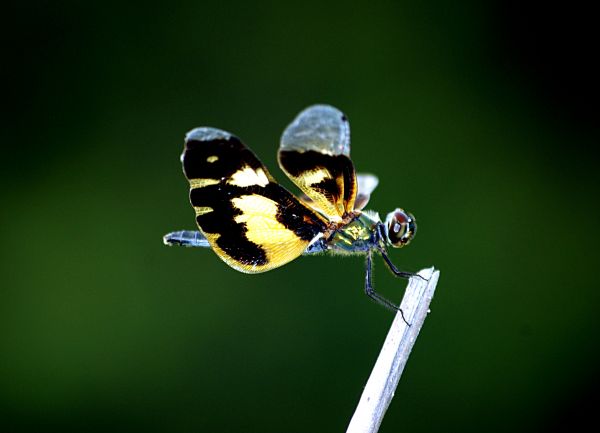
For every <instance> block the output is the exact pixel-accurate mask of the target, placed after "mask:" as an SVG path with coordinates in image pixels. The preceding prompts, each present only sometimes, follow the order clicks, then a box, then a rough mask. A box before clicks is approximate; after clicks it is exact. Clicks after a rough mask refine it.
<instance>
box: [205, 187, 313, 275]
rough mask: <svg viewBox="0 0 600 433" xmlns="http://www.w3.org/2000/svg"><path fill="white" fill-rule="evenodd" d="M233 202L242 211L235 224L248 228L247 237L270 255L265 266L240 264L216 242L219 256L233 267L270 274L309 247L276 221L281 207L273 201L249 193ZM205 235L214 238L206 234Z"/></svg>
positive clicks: (249, 271) (242, 270) (244, 270)
mask: <svg viewBox="0 0 600 433" xmlns="http://www.w3.org/2000/svg"><path fill="white" fill-rule="evenodd" d="M231 202H232V204H233V205H234V206H235V207H236V208H237V209H239V210H240V211H241V212H242V213H241V214H240V215H237V216H236V217H235V221H236V222H237V223H240V224H244V225H245V227H246V233H245V236H246V238H247V239H248V240H249V241H250V242H252V243H254V244H256V245H258V246H259V247H260V248H262V249H263V250H264V251H265V254H266V256H267V263H266V264H264V265H247V264H243V263H239V262H237V261H235V260H233V259H232V258H231V257H229V256H228V255H227V254H225V253H224V252H223V251H222V250H221V249H220V248H218V246H217V245H216V243H213V242H211V244H212V245H213V249H214V250H215V252H216V253H217V255H218V256H219V257H221V259H223V260H224V261H225V262H226V263H227V264H229V265H230V266H231V267H233V268H235V269H237V270H238V271H241V272H246V273H258V272H264V271H268V270H270V269H273V268H276V267H279V266H281V265H284V264H286V263H288V262H290V261H292V260H294V259H295V258H297V257H298V256H300V255H301V254H302V253H303V252H304V250H305V249H306V247H307V246H308V244H309V242H308V241H305V240H302V239H300V238H299V237H298V236H296V234H295V233H294V232H293V231H291V230H289V229H287V228H286V227H285V226H284V225H283V224H281V223H280V222H279V221H277V212H278V204H277V203H276V202H274V201H273V200H271V199H268V198H266V197H263V196H260V195H255V194H249V195H243V196H241V197H236V198H234V199H232V200H231ZM206 236H207V237H209V236H214V235H210V234H206ZM209 240H210V239H209ZM215 246H216V248H215Z"/></svg>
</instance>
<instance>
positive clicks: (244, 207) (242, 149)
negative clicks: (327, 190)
mask: <svg viewBox="0 0 600 433" xmlns="http://www.w3.org/2000/svg"><path fill="white" fill-rule="evenodd" d="M181 161H182V164H183V171H184V173H185V176H186V177H187V179H188V181H189V183H190V202H191V204H192V206H193V207H194V210H195V212H196V222H197V224H198V227H199V229H200V231H201V232H202V233H203V234H204V236H205V237H206V239H207V240H208V242H209V243H210V245H211V247H212V249H213V250H214V251H215V253H216V254H217V255H218V256H219V257H220V258H221V259H223V260H224V261H225V262H226V263H227V264H228V265H230V266H231V267H233V268H235V269H237V270H239V271H242V272H246V273H258V272H264V271H268V270H270V269H273V268H276V267H278V266H281V265H283V264H285V263H288V262H289V261H291V260H293V259H295V258H296V257H298V256H300V255H301V254H302V253H303V252H304V250H305V249H306V247H307V246H308V245H309V244H310V242H312V241H313V240H314V239H315V238H316V237H318V236H319V235H320V234H322V233H323V231H324V230H325V229H326V224H325V221H324V220H323V218H322V217H320V216H319V215H318V214H317V213H315V212H313V211H312V210H311V209H309V208H308V207H306V206H305V205H303V204H302V203H301V202H300V201H299V200H298V199H296V198H295V197H294V196H293V195H292V194H291V193H290V192H289V191H287V190H286V189H285V188H283V187H282V186H281V185H279V184H277V183H276V182H275V181H274V179H273V177H272V176H271V175H270V174H269V172H268V171H267V169H266V168H265V167H264V166H263V164H262V163H261V162H260V161H259V160H258V158H257V157H256V156H255V155H254V153H252V151H250V149H248V148H247V147H246V146H245V145H244V144H243V143H242V142H241V141H240V139H239V138H237V137H235V136H234V135H232V134H230V133H228V132H225V131H222V130H219V129H215V128H196V129H194V130H192V131H190V132H189V133H188V134H187V135H186V140H185V149H184V152H183V154H182V156H181Z"/></svg>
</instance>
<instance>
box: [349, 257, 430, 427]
mask: <svg viewBox="0 0 600 433" xmlns="http://www.w3.org/2000/svg"><path fill="white" fill-rule="evenodd" d="M418 275H420V276H422V277H423V278H424V279H421V278H419V277H411V278H410V280H409V281H408V287H407V288H406V292H405V293H404V298H402V303H401V304H400V308H401V309H402V311H403V312H404V317H406V320H407V321H408V323H410V324H411V326H408V325H407V324H406V323H405V322H404V320H403V319H402V315H401V314H400V312H398V313H397V314H396V317H395V318H394V322H393V323H392V326H391V327H390V330H389V331H388V335H387V337H386V339H385V342H384V343H383V347H382V348H381V352H380V353H379V357H378V358H377V362H375V366H374V367H373V371H372V372H371V376H370V377H369V380H368V381H367V384H366V386H365V389H364V391H363V393H362V396H361V397H360V401H359V402H358V406H357V407H356V411H355V412H354V415H353V416H352V419H351V420H350V425H349V426H348V429H347V430H346V433H377V431H378V430H379V426H380V425H381V421H382V420H383V416H384V415H385V411H386V410H387V408H388V406H389V405H390V402H391V401H392V397H393V396H394V392H395V391H396V387H397V386H398V381H399V380H400V376H401V375H402V371H403V370H404V366H405V365H406V361H407V360H408V356H409V355H410V352H411V350H412V348H413V345H414V344H415V340H416V339H417V336H418V335H419V331H420V330H421V326H423V322H424V321H425V317H427V313H429V304H430V302H431V299H432V298H433V293H434V291H435V286H436V285H437V282H438V279H439V276H440V271H436V270H435V269H434V268H433V267H432V268H429V269H423V270H421V271H420V272H419V274H418Z"/></svg>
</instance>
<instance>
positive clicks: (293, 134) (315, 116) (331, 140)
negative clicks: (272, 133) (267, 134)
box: [280, 104, 350, 155]
mask: <svg viewBox="0 0 600 433" xmlns="http://www.w3.org/2000/svg"><path fill="white" fill-rule="evenodd" d="M280 148H281V149H282V150H300V151H303V150H317V151H324V152H331V153H333V154H344V155H349V154H350V125H349V123H348V118H347V117H346V115H345V114H344V113H342V112H341V111H340V110H338V109H337V108H335V107H333V106H331V105H326V104H316V105H311V106H310V107H308V108H305V109H304V110H302V111H301V112H300V114H298V115H297V116H296V118H295V119H294V120H293V121H292V123H290V124H289V125H288V127H287V128H286V129H285V131H284V132H283V135H282V136H281V147H280Z"/></svg>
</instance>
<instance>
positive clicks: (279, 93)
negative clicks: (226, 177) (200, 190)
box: [0, 1, 600, 433]
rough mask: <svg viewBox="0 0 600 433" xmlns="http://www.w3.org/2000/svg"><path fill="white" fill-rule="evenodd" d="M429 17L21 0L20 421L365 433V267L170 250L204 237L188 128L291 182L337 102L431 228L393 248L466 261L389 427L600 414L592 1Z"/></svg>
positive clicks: (386, 281)
mask: <svg viewBox="0 0 600 433" xmlns="http://www.w3.org/2000/svg"><path fill="white" fill-rule="evenodd" d="M410 3H411V2H391V1H387V2H371V3H369V6H366V5H365V4H366V3H365V2H354V3H351V2H350V3H349V2H328V3H327V4H324V2H306V1H303V2H294V3H292V2H270V3H263V2H261V3H251V2H242V1H239V2H236V3H224V2H213V3H210V4H209V3H202V2H169V3H165V4H163V5H162V6H153V5H150V4H148V3H146V2H144V3H141V2H140V3H137V4H134V3H130V2H119V3H115V4H109V3H107V2H98V4H97V5H95V6H93V5H92V4H91V3H89V2H88V4H87V5H86V6H82V5H81V4H80V2H49V1H37V2H36V1H33V2H26V3H25V2H22V4H21V5H17V6H14V5H13V11H14V12H16V15H15V16H14V17H13V15H12V14H11V13H9V14H7V15H5V19H4V21H5V28H4V29H3V32H6V34H5V35H4V36H5V37H3V39H4V41H5V42H7V44H6V47H5V52H4V54H3V57H4V58H3V66H2V68H3V70H4V72H5V73H7V75H6V77H7V78H5V79H4V82H3V84H4V86H3V87H4V92H3V93H4V98H3V99H4V104H3V105H4V106H5V109H8V110H7V111H8V114H5V115H3V120H2V121H3V123H6V125H5V126H3V127H2V132H1V134H2V145H3V149H2V154H3V156H2V166H3V170H2V172H1V173H0V178H1V180H2V189H1V190H2V212H1V215H0V233H1V239H2V241H1V250H0V269H1V276H0V278H1V280H0V284H1V289H0V422H1V423H2V424H1V426H0V430H2V431H3V432H4V431H6V432H49V431H57V432H69V431H78V432H81V431H86V432H93V431H97V432H121V431H122V432H132V431H143V432H154V431H156V432H263V433H266V432H341V431H344V430H345V427H346V425H347V423H348V421H349V419H350V416H351V414H352V412H353V410H354V407H355V404H356V403H357V401H358V397H359V396H360V393H361V390H362V387H363V385H364V383H365V380H366V378H367V377H368V374H369V372H370V369H371V366H372V364H373V362H374V360H375V358H376V355H377V353H378V351H379V347H380V344H381V342H382V341H383V338H384V336H385V333H386V332H387V328H388V326H389V324H390V322H391V320H392V315H391V314H390V313H389V312H387V311H386V310H384V309H382V308H379V307H377V306H376V305H375V304H373V303H372V302H370V301H369V300H368V299H367V298H366V297H365V296H364V295H363V293H362V286H363V281H364V270H363V260H362V259H361V258H359V257H356V258H345V259H342V258H337V259H334V258H328V257H316V258H315V257H311V258H303V259H300V260H297V261H295V262H293V263H291V264H289V265H288V266H285V267H283V268H281V269H277V270H275V271H272V272H268V273H266V274H262V275H254V276H248V275H244V274H241V273H238V272H235V271H233V270H232V269H230V268H229V267H227V266H226V265H225V264H223V263H222V262H221V261H220V260H218V259H217V258H216V256H215V255H214V254H213V253H212V252H210V251H208V250H184V249H176V248H167V247H164V246H163V245H162V243H161V237H162V235H163V234H164V233H165V232H167V231H169V230H174V229H183V228H189V229H193V228H194V218H193V216H194V214H193V211H192V209H191V208H190V206H189V204H188V199H187V185H186V181H185V179H184V177H183V175H182V173H181V167H180V162H179V154H180V152H181V150H182V145H183V135H184V133H185V132H186V131H188V130H189V129H191V128H193V127H196V126H200V125H209V126H215V127H219V128H222V129H226V130H229V131H232V132H234V133H236V134H237V135H239V136H240V137H241V138H242V139H243V140H244V141H245V142H246V143H247V144H249V145H250V146H251V147H252V149H253V150H254V151H255V152H256V153H257V154H258V155H259V157H260V158H261V159H262V160H263V162H264V163H265V164H267V166H268V167H270V168H271V172H272V173H273V174H274V175H275V176H276V177H277V178H278V179H280V180H281V181H282V182H283V183H284V184H285V185H287V186H290V187H291V185H290V183H289V182H288V181H287V180H286V179H283V177H284V176H283V175H282V174H281V172H280V171H279V170H278V169H277V168H276V159H275V154H276V149H277V146H278V140H279V136H280V134H281V131H282V130H283V128H284V127H285V125H286V124H287V123H288V122H289V121H290V120H291V119H292V118H293V117H294V116H295V115H296V113H297V112H298V111H300V110H301V109H302V108H304V107H305V106H307V105H310V104H313V103H316V102H324V103H330V104H333V105H335V106H337V107H339V108H340V109H342V110H343V111H345V112H346V114H347V115H348V117H349V118H350V121H351V126H352V143H353V148H352V156H353V160H354V162H355V165H356V166H357V168H358V170H360V171H368V172H374V173H377V174H378V176H379V178H380V186H379V187H378V189H377V191H376V193H375V194H374V196H373V197H372V201H371V203H370V206H369V207H371V208H373V209H377V210H379V212H381V213H382V214H385V213H387V212H388V211H390V210H391V209H393V208H394V207H396V206H401V207H404V208H406V209H408V210H410V211H412V212H413V213H414V214H415V215H416V217H417V220H418V222H419V233H418V235H417V236H416V238H415V240H414V241H413V243H412V244H411V245H410V247H408V248H406V249H404V250H397V251H393V252H392V257H393V260H394V261H395V262H396V263H397V264H398V265H399V266H401V267H402V268H403V269H406V270H418V269H420V268H423V267H427V266H431V265H435V266H436V267H437V268H439V269H441V279H440V283H439V285H438V290H437V295H436V298H435V299H434V302H433V304H432V314H431V315H430V317H429V319H428V320H427V322H426V324H425V327H424V328H423V330H422V333H421V336H420V338H419V341H418V342H417V344H416V346H415V349H414V351H413V353H412V356H411V358H410V360H409V363H408V365H407V368H406V370H405V372H404V375H403V377H402V380H401V382H400V385H399V387H398V391H397V393H396V397H395V399H394V401H393V403H392V405H391V407H390V410H389V412H388V414H387V416H386V418H385V420H384V423H383V426H382V429H381V431H382V432H397V431H401V432H409V431H410V432H415V433H416V432H436V431H447V432H454V431H457V432H458V431H460V432H481V431H488V432H491V431H528V432H531V431H559V430H560V428H561V426H562V425H564V424H565V423H566V422H578V421H579V420H581V419H585V418H586V417H591V414H589V413H588V412H587V406H586V404H588V403H586V402H587V401H588V397H589V395H590V394H591V393H592V391H594V392H596V390H597V387H598V385H599V382H600V381H599V380H598V379H599V376H598V361H599V351H598V344H597V343H598V341H597V334H598V315H597V306H598V300H599V295H598V282H597V277H595V275H594V269H595V266H597V264H598V257H597V246H596V242H597V239H598V224H597V222H598V199H597V196H596V195H595V194H597V192H598V191H597V186H598V172H597V164H596V161H597V158H596V157H595V156H594V153H592V152H591V150H590V147H591V145H592V143H596V142H597V139H598V127H597V117H596V116H595V115H593V114H592V113H593V107H594V106H593V104H591V103H589V95H590V93H589V92H591V90H592V89H591V87H593V86H594V85H595V82H596V80H597V75H595V74H593V73H592V72H590V70H589V69H588V67H589V66H590V65H589V64H588V57H587V56H590V51H588V50H587V46H586V43H587V44H590V42H589V41H588V40H586V39H585V37H586V35H585V26H583V25H580V24H579V21H577V20H578V19H584V17H585V12H581V11H575V10H569V9H564V8H561V10H557V11H552V10H550V11H548V10H540V9H536V8H535V7H533V6H517V4H516V3H515V5H511V4H510V3H498V4H496V3H487V4H486V6H482V5H481V4H479V2H472V4H471V2H459V4H456V2H436V3H428V4H427V5H421V6H415V5H411V4H410ZM566 20H568V22H567V21H566ZM7 26H8V27H7ZM582 28H583V29H584V30H583V33H581V32H582ZM580 33H581V35H580ZM580 36H581V37H580ZM590 45H591V44H590ZM375 284H376V287H377V288H378V289H379V290H380V291H381V292H382V293H384V294H385V295H386V296H388V297H390V298H392V299H394V300H396V301H398V300H400V298H401V296H402V293H403V289H404V287H405V282H404V281H402V280H395V279H394V278H393V277H392V275H391V274H389V272H387V271H386V269H385V268H384V266H383V265H382V263H381V262H379V261H378V262H377V264H376V269H375Z"/></svg>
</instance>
